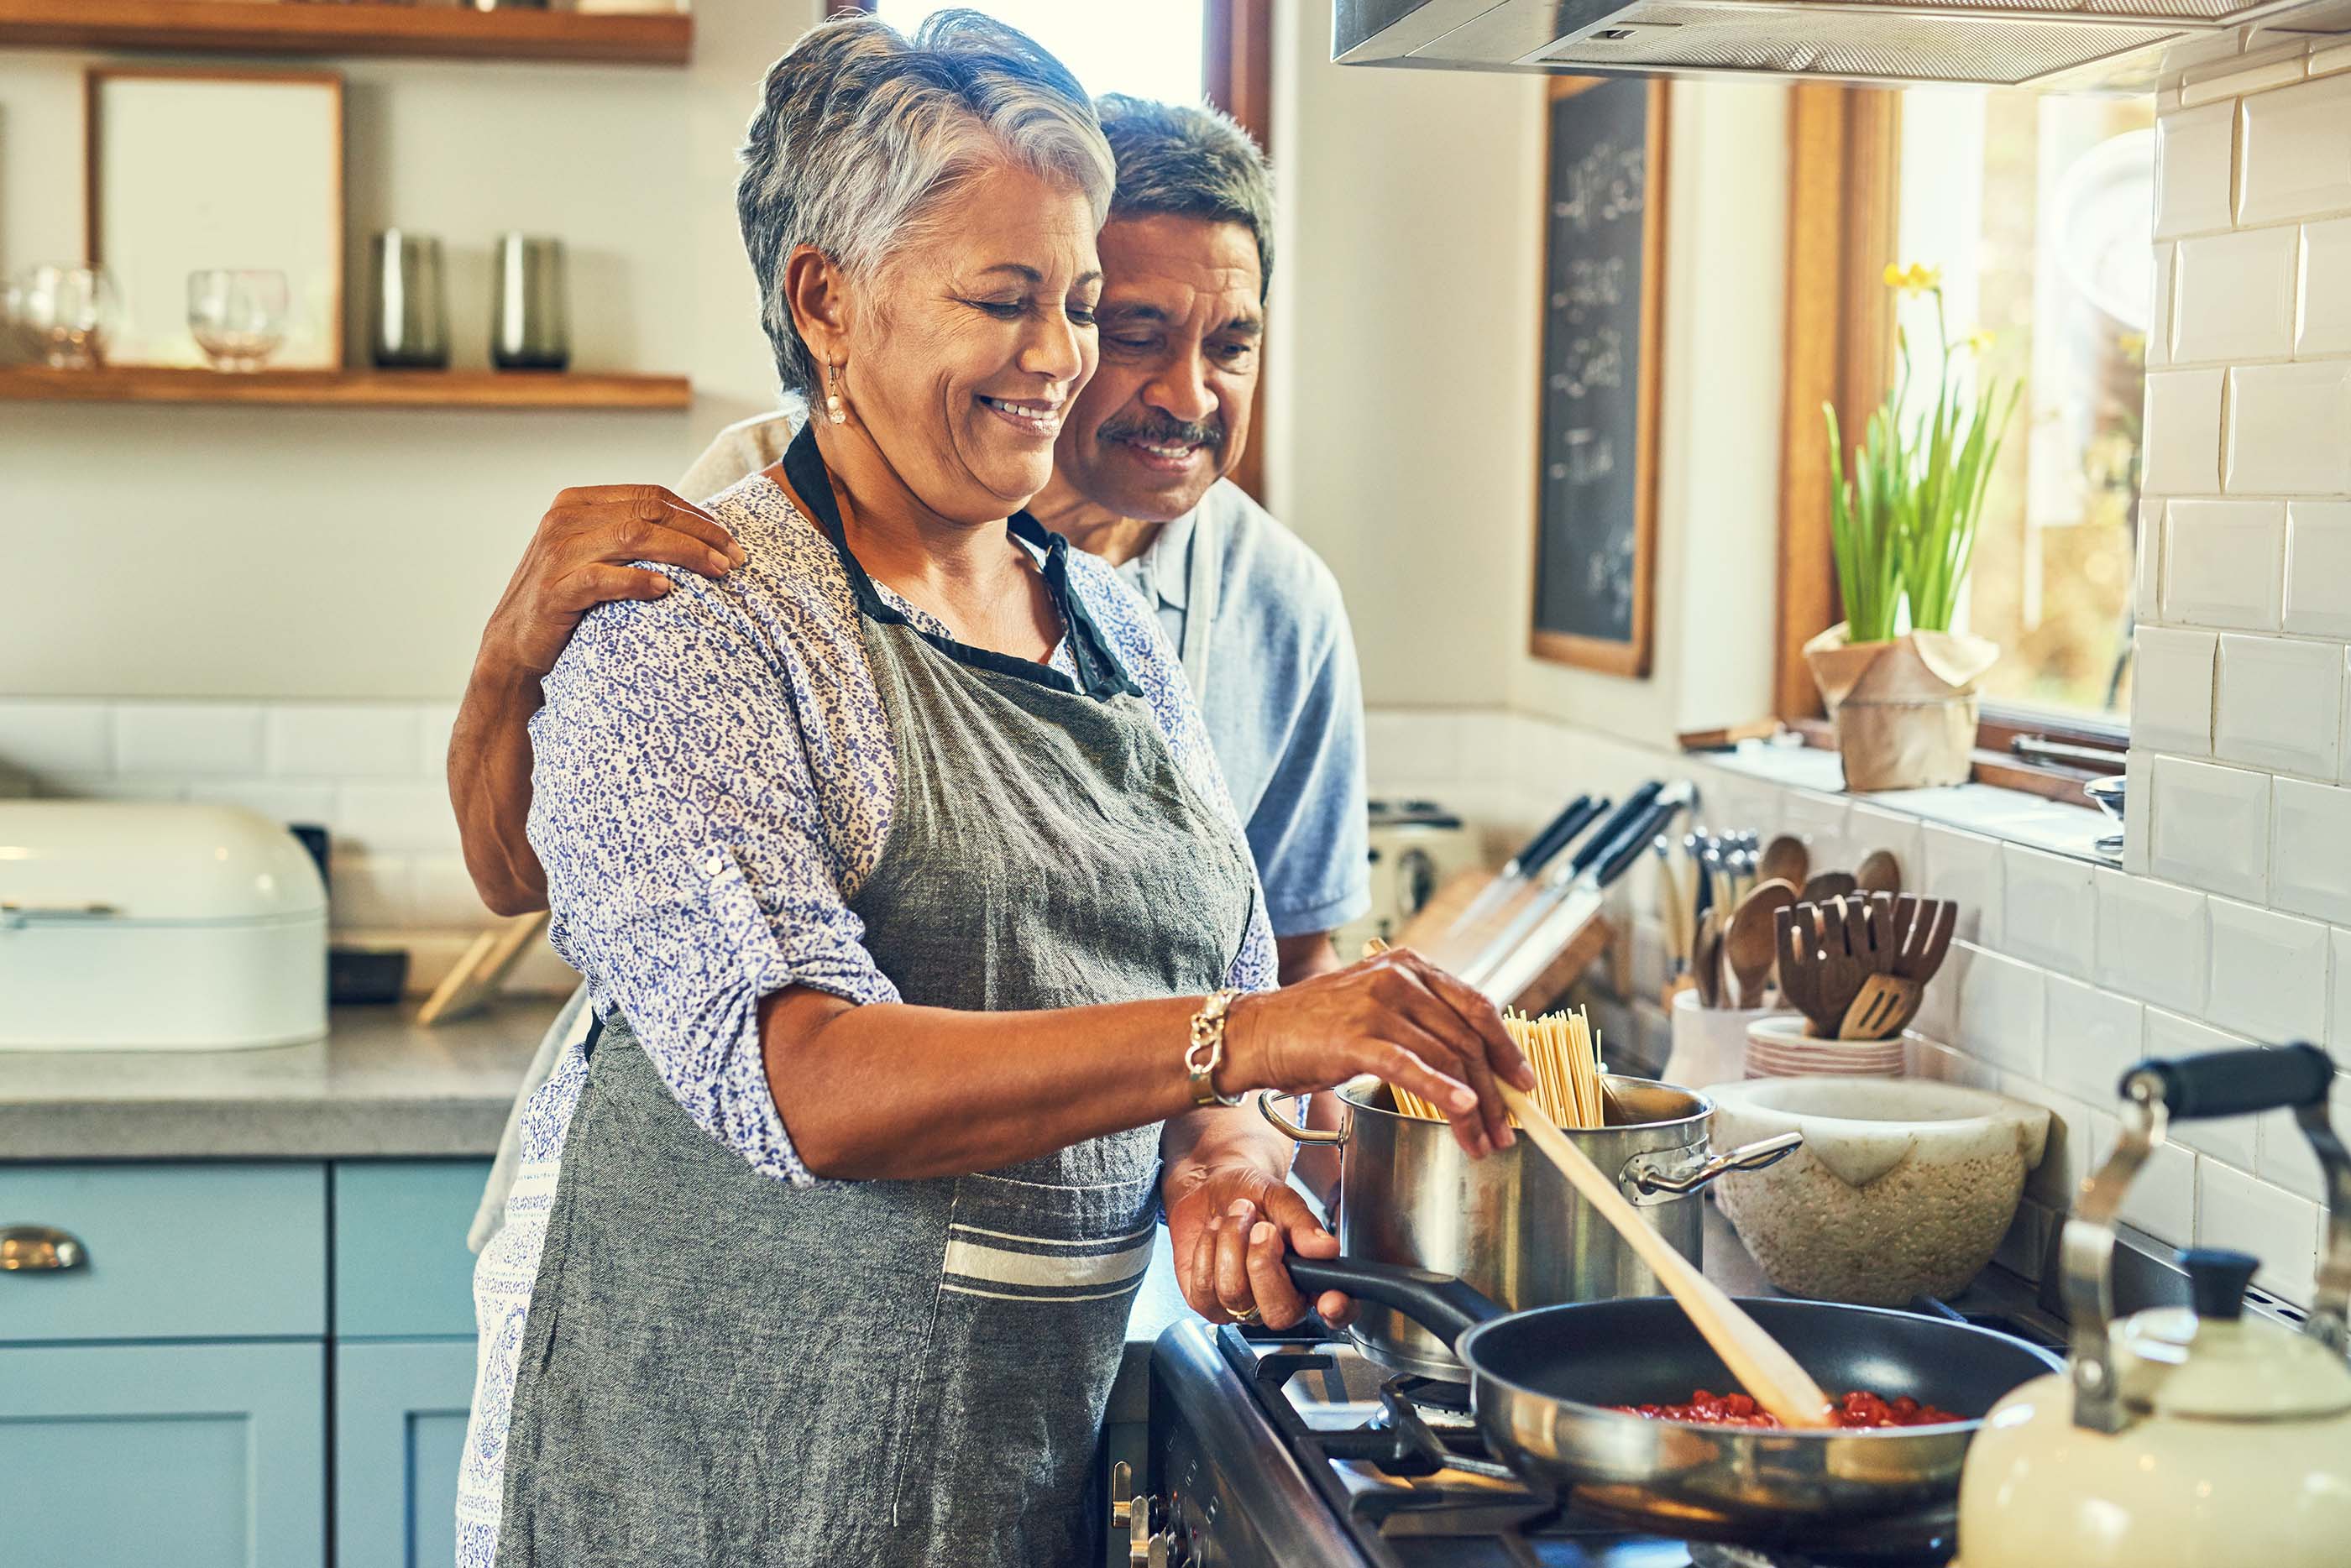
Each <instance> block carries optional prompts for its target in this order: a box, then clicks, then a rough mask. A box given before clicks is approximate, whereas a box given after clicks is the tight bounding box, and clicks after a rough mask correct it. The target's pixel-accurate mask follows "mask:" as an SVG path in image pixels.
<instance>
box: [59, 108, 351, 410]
mask: <svg viewBox="0 0 2351 1568" xmlns="http://www.w3.org/2000/svg"><path fill="white" fill-rule="evenodd" d="M215 95H217V96H215ZM82 150H83V207H82V213H83V248H84V252H85V254H86V255H87V256H88V258H89V264H90V265H92V266H104V267H106V268H107V270H108V271H109V272H110V273H111V274H112V275H113V276H114V281H115V286H117V287H118V288H119V289H120V291H121V293H122V299H123V307H124V314H125V317H126V325H125V327H124V328H123V330H122V331H121V332H120V333H119V334H118V335H117V341H116V342H115V343H114V344H113V345H112V346H111V347H110V348H109V349H108V351H107V356H106V358H107V362H108V363H109V364H110V365H124V366H155V365H178V366H205V365H208V364H209V363H210V361H209V360H208V359H207V358H205V356H204V352H203V350H202V349H200V348H197V347H196V343H195V339H194V338H193V336H192V335H191V334H190V333H189V331H188V326H187V277H188V274H189V273H191V272H194V271H198V270H202V269H204V268H209V267H265V268H267V267H274V268H277V269H278V270H282V271H284V272H286V273H287V285H288V291H289V295H290V299H291V307H290V310H289V313H288V321H287V334H286V338H285V341H284V343H283V344H282V345H281V346H280V347H279V348H278V349H277V352H275V353H274V354H272V355H271V356H270V358H269V359H268V361H267V366H268V368H269V369H280V370H283V369H326V370H332V369H341V367H342V363H343V245H344V235H343V78H342V77H341V76H340V74H338V73H336V72H333V71H261V70H206V69H192V68H179V67H149V66H92V67H89V69H88V70H86V71H85V72H84V73H83V78H82Z"/></svg>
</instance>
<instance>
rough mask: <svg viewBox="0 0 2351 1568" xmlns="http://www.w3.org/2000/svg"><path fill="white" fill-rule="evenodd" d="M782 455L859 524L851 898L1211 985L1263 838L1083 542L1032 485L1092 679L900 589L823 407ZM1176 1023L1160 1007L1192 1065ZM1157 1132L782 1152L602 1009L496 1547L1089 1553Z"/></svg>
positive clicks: (1057, 963) (508, 1555) (929, 967)
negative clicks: (1028, 657)
mask: <svg viewBox="0 0 2351 1568" xmlns="http://www.w3.org/2000/svg"><path fill="white" fill-rule="evenodd" d="M786 472H788V473H789V475H790V477H791V479H792V483H793V488H794V489H795V490H797V491H798V492H799V493H800V495H801V496H803V497H804V498H806V500H807V501H808V503H809V504H810V506H812V507H813V508H815V509H816V510H817V511H818V512H819V513H820V514H823V515H821V516H820V522H821V523H822V524H823V525H824V526H825V528H826V531H827V532H828V533H829V534H831V536H832V538H833V540H834V542H835V544H836V545H837V546H841V551H840V553H841V560H842V564H843V566H844V567H845V568H846V569H847V571H848V573H849V576H850V580H851V583H852V586H853V587H854V588H855V590H856V593H857V597H858V600H859V604H860V607H861V609H862V612H863V633H864V641H865V647H866V652H867V656H868V660H869V662H870V664H871V667H872V674H873V679H874V682H875V685H876V687H877V688H878V690H879V691H880V693H881V698H882V702H883V708H884V710H885V711H886V712H887V713H888V716H889V721H890V724H891V728H892V731H893V743H894V748H895V753H896V760H897V767H898V780H897V795H896V806H895V810H894V813H893V820H892V824H891V827H890V831H889V838H888V841H887V843H886V844H885V846H884V848H883V857H882V859H881V862H880V864H879V866H878V867H876V868H875V870H874V872H873V874H872V876H871V877H869V878H868V879H867V881H866V883H865V884H864V886H862V888H859V889H858V890H857V893H856V895H855V897H854V898H852V900H851V903H850V907H851V909H853V910H854V911H855V912H856V913H857V914H858V915H859V916H860V917H861V918H862V919H863V921H864V922H865V943H866V946H867V948H868V949H869V950H871V952H872V955H873V958H874V961H875V962H876V963H878V964H879V965H880V967H881V969H882V971H883V973H884V974H886V975H888V976H890V978H891V979H892V981H894V982H895V983H896V985H897V986H898V988H899V991H900V992H901V993H902V994H903V995H904V998H905V1000H906V1001H907V1002H912V1003H916V1004H919V1005H925V1006H935V1007H950V1008H957V1009H964V1010H986V1011H1003V1010H1020V1009H1029V1008H1063V1007H1077V1006H1083V1005H1086V1004H1089V1003H1095V1002H1126V1001H1134V1000H1139V999H1143V998H1149V997H1162V996H1168V995H1176V994H1184V993H1187V992H1206V991H1210V990H1214V989H1215V988H1217V986H1220V985H1222V984H1223V983H1224V982H1225V977H1226V975H1227V974H1228V971H1229V968H1230V965H1231V963H1232V961H1233V960H1234V959H1235V957H1236V956H1237V955H1238V950H1239V947H1240V943H1241V941H1242V939H1243V937H1244V935H1245V933H1246V931H1247V929H1248V921H1249V914H1250V912H1251V910H1250V905H1251V900H1252V898H1254V896H1255V879H1254V877H1253V875H1252V873H1251V871H1250V868H1249V859H1248V851H1247V848H1246V846H1245V845H1244V844H1243V842H1242V840H1241V838H1240V836H1239V835H1238V832H1237V831H1236V830H1234V829H1233V828H1232V827H1230V826H1228V822H1227V819H1226V816H1225V814H1223V813H1221V812H1219V811H1218V810H1217V808H1216V807H1215V806H1214V805H1212V804H1211V803H1210V802H1208V801H1207V800H1206V799H1204V798H1203V797H1202V796H1201V795H1200V794H1199V793H1198V792H1197V791H1196V790H1195V789H1193V788H1192V787H1191V786H1190V784H1188V783H1187V782H1186V779H1185V778H1184V776H1183V775H1182V774H1181V773H1180V772H1179V770H1178V768H1177V767H1176V764H1175V761H1174V759H1173V757H1172V756H1171V755H1170V753H1169V751H1168V748H1167V745H1166V743H1165V740H1164V738H1163V737H1162V735H1161V734H1160V732H1159V730H1158V728H1157V726H1156V725H1155V723H1154V722H1153V720H1152V718H1151V715H1150V712H1149V711H1148V709H1147V708H1146V707H1145V705H1144V701H1143V699H1142V697H1141V695H1140V693H1139V692H1138V691H1136V689H1135V688H1134V685H1133V683H1132V682H1131V681H1130V680H1128V679H1127V677H1126V675H1125V673H1124V671H1123V670H1121V669H1120V668H1119V666H1118V663H1117V660H1116V659H1115V658H1114V657H1113V655H1112V654H1111V653H1110V651H1109V648H1108V645H1107V643H1106V642H1105V641H1104V640H1103V639H1102V637H1101V635H1100V633H1099V631H1098V630H1097V628H1094V626H1093V625H1092V621H1091V620H1090V619H1089V618H1087V616H1086V614H1085V611H1084V607H1083V606H1082V605H1081V604H1080V603H1079V602H1078V601H1077V600H1076V598H1075V597H1074V596H1072V595H1071V593H1070V592H1069V590H1068V587H1067V575H1066V559H1065V556H1064V550H1065V548H1066V546H1065V545H1063V544H1062V542H1061V540H1060V539H1058V538H1056V537H1053V536H1051V535H1046V534H1044V533H1043V531H1042V530H1041V529H1039V528H1038V527H1037V525H1036V524H1035V523H1034V522H1033V521H1032V520H1030V519H1029V518H1028V517H1026V516H1025V515H1023V516H1021V517H1019V518H1016V519H1015V520H1014V527H1015V530H1016V533H1018V534H1019V535H1021V536H1023V537H1028V538H1031V539H1034V540H1038V541H1049V542H1050V543H1049V544H1048V554H1047V556H1046V561H1045V566H1044V571H1045V576H1046V579H1047V582H1048V584H1049V586H1050V588H1051V589H1052V592H1053V597H1054V599H1055V602H1056V603H1057V604H1058V605H1059V606H1060V607H1061V612H1062V616H1063V618H1064V621H1065V623H1066V625H1067V627H1068V630H1069V636H1070V639H1071V653H1072V655H1073V659H1074V662H1075V663H1076V666H1077V668H1078V670H1079V671H1080V673H1081V679H1080V680H1078V681H1076V682H1072V681H1071V680H1068V679H1067V678H1065V677H1062V676H1061V675H1060V674H1058V673H1056V672H1055V671H1052V670H1047V669H1045V668H1044V667H1042V666H1039V665H1034V664H1030V663H1028V662H1027V661H1025V660H1020V659H1009V658H1007V657H1005V656H1002V655H998V654H993V653H988V652H987V651H985V650H981V649H970V648H967V647H964V646H962V645H960V644H956V643H953V642H950V641H948V640H947V639H943V638H938V637H935V636H933V635H931V634H928V633H925V632H923V631H920V630H918V629H917V628H914V627H913V626H911V625H909V624H907V623H906V622H905V620H904V618H902V617H900V616H898V615H897V614H896V613H895V612H894V611H893V610H891V609H890V608H889V607H888V606H887V605H885V604H884V603H883V601H882V600H881V598H880V597H879V596H878V595H876V594H875V593H874V591H873V588H872V584H871V583H870V581H868V580H867V578H866V577H865V575H864V573H863V572H862V570H861V569H860V568H859V567H858V566H857V563H856V561H855V558H854V557H853V556H851V554H850V553H849V551H848V550H847V548H846V547H845V545H842V544H841V527H840V522H839V517H838V514H837V512H835V510H834V508H833V506H832V504H831V503H832V495H831V489H830V487H829V485H828V484H827V482H826V480H825V478H824V472H823V467H822V463H821V461H820V459H819V458H818V457H817V454H816V452H815V448H814V442H813V439H812V438H810V437H809V436H806V435H803V437H802V439H801V440H800V441H799V442H796V443H795V445H794V448H793V451H792V452H791V453H790V454H789V455H788V457H787V459H786ZM1182 1052H1183V1042H1182V1041H1181V1040H1176V1039H1171V1040H1169V1041H1168V1042H1166V1044H1165V1054H1166V1058H1167V1070H1168V1072H1169V1073H1170V1074H1175V1073H1178V1072H1180V1070H1181V1068H1180V1058H1181V1055H1182ZM785 1098H786V1101H787V1103H789V1090H788V1091H787V1093H786V1096H785ZM923 1136H924V1129H923V1128H922V1127H907V1128H906V1129H905V1137H907V1138H908V1139H910V1140H911V1139H918V1138H920V1137H923ZM1158 1144H1159V1127H1157V1126H1156V1125H1154V1126H1151V1127H1137V1128H1134V1129H1133V1130H1131V1131H1128V1132H1123V1133H1117V1134H1113V1135H1112V1136H1110V1137H1100V1138H1094V1139H1092V1140H1090V1141H1088V1142H1085V1143H1081V1144H1079V1145H1077V1146H1075V1147H1070V1148H1065V1149H1061V1150H1060V1151H1058V1152H1056V1153H1053V1154H1049V1155H1046V1156H1043V1157H1041V1158H1037V1159H1031V1160H1028V1161H1024V1162H1022V1163H1021V1164H1019V1165H1017V1166H1012V1167H1009V1168H1005V1169H1002V1170H996V1171H990V1172H987V1173H984V1174H978V1175H972V1176H965V1177H960V1178H955V1179H939V1180H924V1181H862V1182H860V1181H841V1182H825V1183H821V1184H819V1185H817V1186H814V1187H809V1188H793V1187H789V1186H787V1185H784V1184H782V1183H779V1182H777V1181H774V1180H771V1179H768V1178H766V1177H762V1176H760V1175H758V1174H757V1173H755V1172H753V1171H752V1170H751V1169H750V1168H748V1167H747V1166H746V1165H745V1164H744V1163H743V1161H742V1159H741V1158H740V1157H739V1156H737V1155H736V1154H735V1153H733V1152H732V1151H731V1150H729V1149H726V1148H725V1147H722V1146H721V1145H720V1144H719V1143H718V1142H716V1140H715V1139H713V1138H712V1137H709V1136H708V1135H707V1134H705V1133H704V1132H703V1131H702V1130H701V1129H700V1128H699V1127H695V1125H694V1123H693V1122H692V1121H691V1120H690V1119H689V1118H688V1117H687V1116H686V1114H685V1112H684V1110H683V1109H682V1108H681V1107H680V1106H679V1105H678V1104H677V1101H676V1100H675V1098H674V1096H672V1095H671V1094H670V1093H669V1091H668V1088H667V1086H666V1085H664V1084H663V1082H662V1081H661V1079H660V1077H659V1076H658V1075H656V1073H655V1071H654V1069H653V1064H652V1063H651V1062H650V1061H649V1060H648V1059H647V1058H646V1056H645V1055H644V1053H643V1049H642V1048H641V1047H640V1046H639V1045H638V1044H637V1043H636V1041H635V1038H634V1036H633V1035H632V1033H631V1032H630V1030H629V1028H628V1025H627V1023H626V1021H625V1020H624V1019H622V1018H620V1017H618V1016H615V1017H613V1018H612V1019H611V1020H610V1021H609V1022H608V1023H606V1025H605V1026H604V1027H603V1028H602V1029H601V1032H600V1034H599V1037H598V1038H596V1039H595V1040H594V1041H593V1042H592V1054H591V1057H590V1077H589V1082H588V1085H587V1086H586V1088H585V1089H584V1090H583V1092H582V1094H581V1096H580V1106H579V1109H578V1111H577V1112H576V1113H575V1115H574V1116H573V1119H572V1122H571V1125H570V1128H569V1133H568V1134H567V1136H566V1138H565V1143H564V1150H563V1163H562V1173H561V1175H560V1177H559V1180H558V1183H557V1189H556V1196H555V1201H554V1207H553V1210H552V1211H551V1213H550V1216H549V1223H548V1233H547V1243H546V1250H545V1251H544V1253H543V1255H542V1257H541V1261H540V1264H539V1272H538V1280H537V1283H536V1286H535V1288H534V1291H533V1293H532V1296H531V1304H530V1314H529V1318H528V1324H527V1326H526V1328H525V1331H524V1343H523V1347H522V1358H521V1365H520V1370H519V1376H518V1379H517V1387H516V1393H515V1404H514V1414H513V1422H512V1427H511V1428H510V1433H509V1437H508V1440H507V1469H506V1486H505V1501H504V1510H503V1518H502V1523H501V1527H500V1536H499V1544H498V1562H499V1563H501V1564H502V1565H506V1568H581V1565H584V1564H597V1565H608V1564H609V1565H613V1568H680V1565H683V1564H695V1563H702V1564H718V1563H725V1564H729V1565H734V1564H775V1565H778V1568H785V1565H792V1568H797V1565H800V1564H808V1565H810V1568H815V1565H825V1568H832V1565H836V1564H838V1565H847V1564H890V1565H895V1564H910V1565H911V1564H934V1563H936V1564H956V1565H957V1568H962V1565H967V1564H969V1565H988V1564H1001V1565H1002V1568H1052V1565H1057V1564H1072V1565H1074V1564H1077V1563H1081V1562H1083V1561H1085V1560H1086V1558H1087V1554H1088V1552H1090V1550H1091V1549H1092V1542H1093V1539H1094V1527H1095V1525H1096V1523H1097V1521H1093V1520H1092V1519H1091V1518H1088V1517H1086V1511H1084V1510H1083V1508H1082V1506H1081V1504H1082V1501H1083V1498H1084V1495H1085V1487H1086V1480H1087V1471H1088V1467H1089V1465H1090V1463H1091V1461H1092V1456H1093V1453H1094V1449H1095V1443H1096V1434H1097V1429H1098V1428H1099V1426H1100V1423H1101V1419H1102V1408H1103V1405H1104V1403H1105V1401H1106V1399H1107V1397H1108V1395H1109V1391H1110V1384H1111V1380H1112V1378H1113V1376H1114V1374H1115V1373H1116V1371H1117V1368H1118V1365H1119V1358H1120V1354H1121V1350H1122V1347H1123V1342H1124V1337H1125V1327H1126V1322H1127V1317H1128V1314H1129V1311H1130V1308H1131V1306H1132V1303H1133V1301H1134V1293H1135V1290H1136V1288H1137V1286H1138V1285H1139V1284H1140V1282H1141V1280H1142V1277H1143V1273H1144V1269H1145V1266H1146V1264H1147V1262H1148V1259H1149V1256H1150V1249H1151V1242H1152V1233H1153V1228H1154V1226H1155V1223H1156V1219H1157V1209H1158V1176H1159V1155H1158Z"/></svg>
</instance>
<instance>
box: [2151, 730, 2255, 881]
mask: <svg viewBox="0 0 2351 1568" xmlns="http://www.w3.org/2000/svg"><path fill="white" fill-rule="evenodd" d="M2154 771H2155V790H2154V797H2155V836H2154V849H2153V853H2152V854H2151V855H2150V857H2148V868H2149V869H2150V870H2152V871H2153V872H2154V874H2155V875H2156V876H2158V877H2164V878H2166V879H2167V880H2168V881H2173V882H2184V883H2186V884H2188V885H2189V887H2191V888H2203V889H2204V890H2205V891H2206V892H2210V893H2229V894H2233V895H2234V896H2236V897H2237V898H2256V899H2257V898H2262V895H2263V894H2264V893H2265V892H2266V890H2267V888H2268V886H2269V858H2270V856H2269V848H2270V845H2269V838H2270V775H2269V774H2262V773H2252V772H2250V771H2248V770H2246V769H2243V768H2225V767H2218V766H2215V765H2214V764H2212V763H2198V762H2190V761H2189V760H2188V759H2187V758H2184V757H2164V756H2158V757H2157V758H2156V759H2155V770H2154Z"/></svg>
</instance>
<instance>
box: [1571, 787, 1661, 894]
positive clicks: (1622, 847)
mask: <svg viewBox="0 0 2351 1568" xmlns="http://www.w3.org/2000/svg"><path fill="white" fill-rule="evenodd" d="M1681 808H1682V807H1681V802H1679V801H1675V800H1658V799H1657V798H1656V796H1654V795H1652V796H1651V797H1650V803H1649V805H1648V807H1647V808H1646V810H1644V811H1643V812H1642V813H1641V815H1639V816H1638V817H1637V818H1635V820H1634V821H1633V822H1632V823H1631V824H1630V825H1629V826H1626V827H1625V830H1624V831H1623V832H1622V833H1620V834H1618V835H1617V836H1615V837H1614V838H1613V839H1611V840H1609V842H1608V846H1607V847H1606V848H1605V849H1604V850H1603V851H1602V852H1601V855H1600V863H1599V864H1598V865H1597V866H1596V867H1593V880H1594V881H1596V882H1598V883H1599V884H1600V885H1601V886H1602V887H1603V888H1605V887H1607V886H1608V885H1609V884H1610V883H1611V882H1614V881H1615V880H1616V878H1617V877H1622V876H1623V875H1624V874H1625V867H1628V866H1630V865H1632V864H1633V862H1634V861H1635V860H1638V859H1639V858H1640V857H1641V852H1642V851H1643V850H1644V849H1646V848H1647V847H1648V846H1649V840H1651V839H1652V838H1655V837H1656V836H1657V834H1658V831H1659V830H1660V829H1662V828H1663V827H1664V826H1666V824H1667V823H1669V822H1671V821H1672V820H1673V819H1674V814H1675V813H1676V812H1677V811H1679V810H1681Z"/></svg>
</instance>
